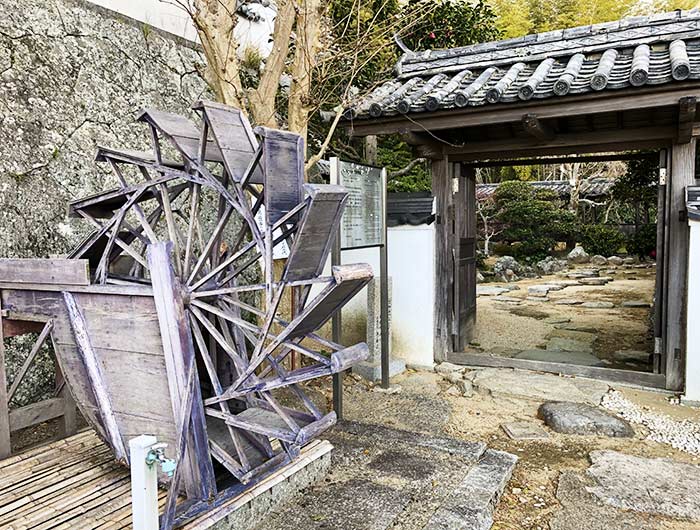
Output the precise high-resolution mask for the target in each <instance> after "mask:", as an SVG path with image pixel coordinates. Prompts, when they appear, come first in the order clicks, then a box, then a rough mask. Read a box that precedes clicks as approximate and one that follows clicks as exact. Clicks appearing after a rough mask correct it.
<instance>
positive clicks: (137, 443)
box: [129, 435, 158, 530]
mask: <svg viewBox="0 0 700 530" xmlns="http://www.w3.org/2000/svg"><path fill="white" fill-rule="evenodd" d="M156 441H157V440H156V437H155V436H150V435H141V436H138V437H136V438H132V439H131V440H129V453H130V455H131V510H132V522H133V529H134V530H158V462H154V463H153V464H151V465H148V464H147V463H146V457H147V456H148V453H149V452H150V451H151V448H152V447H153V445H155V443H156Z"/></svg>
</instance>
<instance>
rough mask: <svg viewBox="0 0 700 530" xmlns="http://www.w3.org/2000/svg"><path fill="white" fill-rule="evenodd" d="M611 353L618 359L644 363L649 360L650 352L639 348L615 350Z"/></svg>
mask: <svg viewBox="0 0 700 530" xmlns="http://www.w3.org/2000/svg"><path fill="white" fill-rule="evenodd" d="M612 355H613V357H614V358H615V359H616V360H618V361H632V362H640V363H646V362H648V361H649V356H650V355H651V354H650V353H649V352H647V351H640V350H617V351H616V352H613V354H612Z"/></svg>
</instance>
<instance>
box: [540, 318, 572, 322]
mask: <svg viewBox="0 0 700 530" xmlns="http://www.w3.org/2000/svg"><path fill="white" fill-rule="evenodd" d="M543 322H544V323H545V324H566V323H567V322H571V319H570V318H568V317H548V318H545V319H544V320H543Z"/></svg>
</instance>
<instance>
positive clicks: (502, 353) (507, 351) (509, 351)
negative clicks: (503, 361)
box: [488, 346, 522, 357]
mask: <svg viewBox="0 0 700 530" xmlns="http://www.w3.org/2000/svg"><path fill="white" fill-rule="evenodd" d="M521 351H522V350H518V349H516V348H506V347H504V346H494V347H493V348H491V349H490V350H489V351H488V353H490V354H493V355H498V356H499V357H513V356H514V355H517V354H518V353H520V352H521Z"/></svg>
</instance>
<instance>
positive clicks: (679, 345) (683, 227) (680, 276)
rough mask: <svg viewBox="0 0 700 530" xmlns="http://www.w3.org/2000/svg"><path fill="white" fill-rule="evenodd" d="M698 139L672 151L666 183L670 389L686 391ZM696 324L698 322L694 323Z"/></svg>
mask: <svg viewBox="0 0 700 530" xmlns="http://www.w3.org/2000/svg"><path fill="white" fill-rule="evenodd" d="M695 144H696V140H695V138H691V140H690V142H688V143H686V144H680V145H674V146H673V147H672V148H671V157H670V159H671V168H670V174H669V179H668V182H667V184H666V190H667V199H666V226H667V230H668V237H667V241H666V248H665V253H664V254H665V261H666V263H665V264H666V285H665V295H666V296H665V303H666V313H665V314H666V319H665V322H666V330H665V338H664V352H665V355H666V388H668V389H669V390H682V389H683V375H684V371H685V370H684V366H685V365H684V362H685V354H686V344H685V338H686V333H685V330H686V326H687V325H688V322H686V314H685V308H686V300H687V294H688V293H687V291H686V285H687V274H688V230H689V228H688V222H687V221H686V218H685V215H686V214H685V212H686V204H685V188H686V186H688V185H693V184H695ZM693 325H695V323H693Z"/></svg>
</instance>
